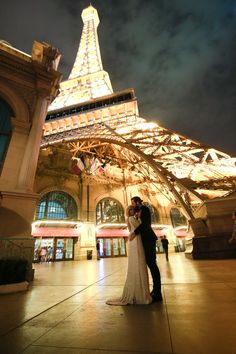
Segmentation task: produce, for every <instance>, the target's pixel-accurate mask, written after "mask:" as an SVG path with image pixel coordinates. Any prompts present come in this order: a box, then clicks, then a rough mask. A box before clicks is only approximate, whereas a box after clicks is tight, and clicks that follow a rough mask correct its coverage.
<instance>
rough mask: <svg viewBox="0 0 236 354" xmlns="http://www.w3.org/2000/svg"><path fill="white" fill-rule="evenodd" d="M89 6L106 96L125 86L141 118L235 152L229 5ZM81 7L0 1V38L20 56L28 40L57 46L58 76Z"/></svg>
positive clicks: (121, 0) (74, 39) (69, 53)
mask: <svg viewBox="0 0 236 354" xmlns="http://www.w3.org/2000/svg"><path fill="white" fill-rule="evenodd" d="M91 2H92V5H93V6H94V7H96V8H97V10H98V13H99V16H100V21H101V23H100V25H99V28H98V34H99V40H100V48H101V54H102V59H103V66H104V70H106V71H108V72H109V74H110V78H111V81H112V85H113V89H114V91H118V90H122V89H125V88H129V87H133V88H134V89H135V91H136V95H137V97H138V100H139V109H140V114H141V115H142V116H143V117H146V118H147V119H150V120H157V121H158V122H159V123H160V124H161V125H164V126H166V127H169V128H170V129H173V130H176V131H177V132H180V133H182V134H184V135H187V136H189V137H192V138H194V139H196V140H199V141H203V142H204V143H207V144H208V145H211V146H213V147H216V148H219V149H222V150H224V151H226V152H227V151H229V152H233V153H234V154H235V153H236V144H235V138H234V135H235V134H234V132H235V129H236V117H235V115H236V109H235V108H236V107H235V101H236V70H235V69H236V49H235V39H236V1H232V0H209V1H205V0H198V1H193V0H192V1H191V0H172V1H168V0H145V1H143V0H129V1H127V0H112V1H111V0H96V1H91ZM89 3H90V2H89V1H87V0H84V1H74V0H41V1H40V2H34V1H29V0H22V1H20V2H16V1H13V0H8V1H6V0H3V1H2V2H1V12H0V37H1V38H3V39H5V40H7V41H8V42H10V43H11V44H12V45H13V46H15V47H17V48H18V49H20V50H23V51H26V52H27V53H30V52H31V48H32V42H33V40H35V39H36V40H43V41H46V42H48V43H50V44H52V45H54V46H56V47H58V48H59V49H60V51H61V52H62V54H63V57H62V61H61V64H60V70H61V71H62V72H63V74H64V79H66V78H67V77H68V75H69V73H70V71H71V68H72V65H73V62H74V59H75V56H76V53H77V50H78V45H79V40H80V36H81V30H82V21H81V17H80V16H81V12H82V9H83V8H85V7H86V6H88V5H89Z"/></svg>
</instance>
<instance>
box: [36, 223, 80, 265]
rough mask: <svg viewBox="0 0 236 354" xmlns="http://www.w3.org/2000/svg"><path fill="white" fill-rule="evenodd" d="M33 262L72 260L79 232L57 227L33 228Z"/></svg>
mask: <svg viewBox="0 0 236 354" xmlns="http://www.w3.org/2000/svg"><path fill="white" fill-rule="evenodd" d="M32 236H33V237H35V246H34V262H53V261H67V260H73V259H74V244H75V242H76V241H77V239H78V237H79V230H78V229H74V228H59V227H34V228H33V232H32Z"/></svg>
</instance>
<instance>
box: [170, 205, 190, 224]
mask: <svg viewBox="0 0 236 354" xmlns="http://www.w3.org/2000/svg"><path fill="white" fill-rule="evenodd" d="M170 218H171V222H172V225H173V227H177V226H181V225H187V220H186V217H185V216H184V215H183V214H182V213H181V212H180V211H179V209H177V208H171V210H170Z"/></svg>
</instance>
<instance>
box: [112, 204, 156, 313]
mask: <svg viewBox="0 0 236 354" xmlns="http://www.w3.org/2000/svg"><path fill="white" fill-rule="evenodd" d="M127 216H128V220H127V224H128V229H129V231H130V233H131V232H132V231H134V230H135V229H136V228H137V227H138V226H139V224H140V220H139V216H140V207H137V206H136V207H133V206H129V207H128V209H127ZM151 302H152V298H151V295H150V291H149V282H148V271H147V265H146V261H145V255H144V249H143V245H142V240H141V237H139V236H138V237H137V236H134V237H130V236H129V241H128V269H127V275H126V281H125V285H124V289H123V293H122V295H121V297H120V298H117V299H109V300H107V301H106V304H108V305H120V306H124V305H129V304H132V305H135V304H137V305H147V304H150V303H151Z"/></svg>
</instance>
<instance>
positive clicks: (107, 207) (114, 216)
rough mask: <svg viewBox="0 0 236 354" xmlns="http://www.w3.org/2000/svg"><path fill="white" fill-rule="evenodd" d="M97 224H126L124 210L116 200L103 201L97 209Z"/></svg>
mask: <svg viewBox="0 0 236 354" xmlns="http://www.w3.org/2000/svg"><path fill="white" fill-rule="evenodd" d="M96 221H97V224H104V223H121V222H125V216H124V209H123V207H122V205H121V204H120V203H119V202H118V201H117V200H115V199H111V198H105V199H102V200H101V201H100V202H99V203H98V204H97V208H96Z"/></svg>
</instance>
